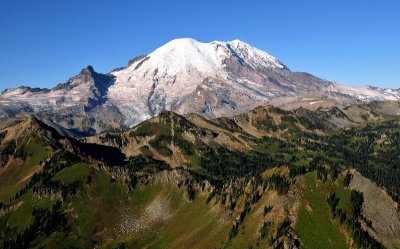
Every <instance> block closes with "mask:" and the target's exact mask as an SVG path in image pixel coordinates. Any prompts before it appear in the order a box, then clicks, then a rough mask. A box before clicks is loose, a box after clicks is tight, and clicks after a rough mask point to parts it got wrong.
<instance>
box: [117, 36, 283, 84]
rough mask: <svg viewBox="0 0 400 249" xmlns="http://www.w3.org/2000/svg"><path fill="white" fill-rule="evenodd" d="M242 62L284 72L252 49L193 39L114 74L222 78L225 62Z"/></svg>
mask: <svg viewBox="0 0 400 249" xmlns="http://www.w3.org/2000/svg"><path fill="white" fill-rule="evenodd" d="M232 58H233V59H235V60H240V61H241V62H243V63H244V64H246V65H247V66H250V67H252V68H253V69H255V68H262V67H265V68H280V69H282V68H285V66H284V65H283V64H282V63H280V62H279V60H278V59H276V58H275V57H273V56H272V55H270V54H268V53H266V52H264V51H262V50H259V49H257V48H255V47H252V46H251V45H249V44H247V43H245V42H243V41H240V40H233V41H228V42H222V41H213V42H210V43H203V42H199V41H196V40H194V39H192V38H180V39H174V40H172V41H170V42H168V43H166V44H165V45H163V46H161V47H160V48H158V49H156V50H154V51H153V52H152V53H150V54H149V55H147V56H146V57H144V58H143V59H140V60H136V61H135V62H134V63H132V64H130V65H129V66H128V68H126V69H125V70H120V71H116V72H113V73H114V74H115V75H121V74H124V73H128V74H132V73H134V72H135V74H139V75H142V76H143V77H146V76H149V75H150V76H151V77H153V76H155V77H168V76H169V77H180V76H184V75H187V74H191V75H192V76H196V75H198V76H199V77H201V78H203V77H205V76H210V75H220V74H221V72H222V71H221V69H223V68H225V66H226V65H225V62H226V61H225V60H226V59H232Z"/></svg>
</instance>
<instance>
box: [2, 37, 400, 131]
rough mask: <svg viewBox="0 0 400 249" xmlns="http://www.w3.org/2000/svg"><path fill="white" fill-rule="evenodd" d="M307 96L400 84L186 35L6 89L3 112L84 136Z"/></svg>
mask: <svg viewBox="0 0 400 249" xmlns="http://www.w3.org/2000/svg"><path fill="white" fill-rule="evenodd" d="M304 95H311V97H310V96H308V97H305V98H303V100H304V99H306V101H307V98H309V99H310V101H308V102H310V103H308V105H310V106H313V107H316V106H320V103H322V102H323V101H321V100H320V99H318V100H316V101H315V100H313V97H314V95H318V96H321V95H323V96H325V97H324V98H323V100H325V99H328V100H332V99H336V101H333V102H334V103H341V102H343V103H345V104H354V103H360V102H369V101H372V100H400V89H397V90H395V89H381V88H375V87H350V86H345V85H341V84H335V83H332V82H329V81H326V80H322V79H319V78H317V77H315V76H313V75H310V74H308V73H301V72H292V71H290V70H289V68H288V67H286V66H285V65H284V64H282V63H281V62H280V61H279V60H278V59H277V58H275V57H273V56H271V55H269V54H268V53H266V52H264V51H261V50H259V49H257V48H255V47H252V46H250V45H249V44H247V43H244V42H242V41H239V40H234V41H229V42H220V41H214V42H211V43H201V42H198V41H196V40H193V39H188V38H185V39H176V40H172V41H170V42H169V43H167V44H165V45H164V46H162V47H160V48H158V49H156V50H155V51H154V52H152V53H150V54H148V55H145V56H139V57H137V58H135V59H133V60H131V61H129V63H128V65H127V66H126V67H123V68H119V69H116V70H114V71H112V72H110V73H108V74H100V73H96V72H95V71H94V70H93V68H92V67H91V66H89V67H87V68H85V69H83V70H82V71H81V72H80V73H79V74H78V75H77V76H74V77H72V78H71V79H69V80H68V81H67V82H66V83H64V84H60V85H57V86H56V87H54V88H52V89H37V88H29V87H19V88H16V89H9V90H6V91H4V92H3V93H1V95H0V117H10V116H14V115H16V114H19V113H21V112H36V113H39V114H40V115H41V116H42V117H44V118H45V119H48V120H51V122H54V123H56V124H57V125H60V126H62V127H64V128H66V129H68V130H70V131H71V132H72V133H74V134H75V135H76V136H81V135H87V134H94V133H96V132H101V131H104V130H109V129H114V128H121V127H123V126H127V127H132V126H134V125H137V124H138V123H140V122H142V121H144V120H147V119H149V118H151V117H154V116H156V115H157V114H159V113H160V112H162V111H163V110H171V111H174V112H177V113H180V114H186V113H197V114H199V115H202V116H203V117H206V118H216V117H222V116H234V115H237V114H240V113H243V112H246V111H249V110H251V109H253V108H255V107H256V106H259V105H263V104H265V103H267V102H268V101H271V100H275V99H277V98H278V99H280V100H279V101H280V102H277V104H278V105H280V106H282V105H283V106H285V107H288V108H290V106H291V105H290V104H288V103H289V102H290V103H293V102H298V100H299V99H298V98H299V97H301V96H304ZM337 96H340V98H339V99H338V98H337ZM282 98H283V99H284V100H282ZM319 101H321V102H319ZM282 102H283V103H284V104H282ZM322 106H323V105H322ZM295 107H296V108H297V107H298V106H295Z"/></svg>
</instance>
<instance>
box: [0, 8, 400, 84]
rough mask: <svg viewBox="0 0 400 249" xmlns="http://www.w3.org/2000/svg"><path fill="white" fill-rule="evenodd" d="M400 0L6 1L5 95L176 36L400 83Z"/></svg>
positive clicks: (352, 78)
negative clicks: (239, 43) (239, 45)
mask: <svg viewBox="0 0 400 249" xmlns="http://www.w3.org/2000/svg"><path fill="white" fill-rule="evenodd" d="M399 13H400V1H398V0H335V1H324V0H304V1H299V0H292V1H285V0H282V1H276V0H274V1H271V0H263V1H243V0H242V1H234V0H231V1H217V0H213V1H208V0H201V1H196V0H192V1H188V0H185V1H183V0H182V1H181V0H179V1H176V0H175V1H174V0H169V1H161V0H160V1H152V0H146V1H127V0H126V1H125V0H107V1H106V0H97V1H94V0H85V1H82V0H68V1H67V0H57V1H54V0H40V1H36V0H1V1H0V91H1V90H3V89H5V88H10V87H17V86H19V85H28V86H32V87H52V86H54V85H56V84H57V83H60V82H65V81H66V80H67V79H68V78H69V77H71V76H73V75H75V74H77V73H78V72H79V70H80V69H81V68H83V67H85V66H86V65H89V64H90V65H93V67H94V68H95V70H96V71H98V72H103V73H105V72H108V71H110V70H111V69H113V68H115V67H119V66H123V65H125V64H126V63H127V61H128V60H129V59H131V58H133V57H135V56H137V55H140V54H146V53H149V52H151V51H153V50H154V49H156V48H157V47H159V46H161V45H162V44H164V43H166V42H168V41H169V40H171V39H174V38H180V37H192V38H194V39H197V40H199V41H202V42H209V41H213V40H233V39H236V38H237V39H240V40H243V41H246V42H248V43H250V44H252V45H254V46H256V47H258V48H260V49H263V50H265V51H267V52H269V53H270V54H272V55H274V56H276V57H278V58H279V59H280V60H281V61H282V62H283V63H284V64H286V65H287V66H288V67H289V68H290V69H292V70H293V71H306V72H309V73H312V74H314V75H316V76H319V77H322V78H325V79H329V80H332V81H337V82H342V83H347V84H352V85H365V84H369V85H375V86H381V87H394V88H399V87H400V62H399V58H400V48H399V46H400V14H399Z"/></svg>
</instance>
